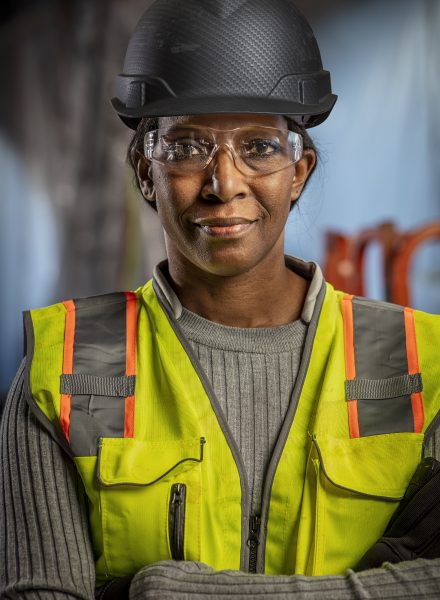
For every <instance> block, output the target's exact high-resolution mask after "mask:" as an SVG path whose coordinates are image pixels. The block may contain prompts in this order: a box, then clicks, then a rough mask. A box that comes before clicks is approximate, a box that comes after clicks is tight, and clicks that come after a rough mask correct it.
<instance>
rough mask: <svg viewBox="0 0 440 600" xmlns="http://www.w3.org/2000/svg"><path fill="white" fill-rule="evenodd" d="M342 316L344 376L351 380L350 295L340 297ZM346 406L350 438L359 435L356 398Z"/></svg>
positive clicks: (352, 327) (351, 303) (352, 331)
mask: <svg viewBox="0 0 440 600" xmlns="http://www.w3.org/2000/svg"><path fill="white" fill-rule="evenodd" d="M342 316H343V319H344V347H345V377H346V379H347V380H348V381H351V380H353V379H356V363H355V357H354V325H353V296H352V295H349V294H346V295H345V296H344V297H343V298H342ZM347 406H348V427H349V430H350V438H358V437H360V433H359V415H358V404H357V400H349V401H348V402H347Z"/></svg>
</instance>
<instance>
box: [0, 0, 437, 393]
mask: <svg viewBox="0 0 440 600" xmlns="http://www.w3.org/2000/svg"><path fill="white" fill-rule="evenodd" d="M149 3H150V2H148V0H52V1H49V0H47V1H44V0H6V1H5V0H3V2H2V3H1V5H0V19H1V24H0V78H1V79H0V81H1V83H2V85H1V93H0V181H1V185H0V286H1V294H0V395H1V396H2V397H4V396H5V394H6V392H7V389H8V388H9V385H10V382H11V380H12V377H13V375H14V372H15V370H16V368H17V366H18V364H19V361H20V358H21V356H22V352H23V351H22V325H21V322H22V318H21V311H22V310H25V309H28V308H30V307H39V306H44V305H47V304H51V303H53V302H57V301H60V300H62V299H65V298H70V297H79V296H84V295H93V294H99V293H103V292H109V291H114V290H117V289H134V288H136V287H137V286H139V285H141V284H142V283H144V282H145V281H146V280H147V279H148V278H149V277H150V275H151V272H152V268H153V266H154V264H155V263H156V262H158V261H159V260H160V259H161V258H163V257H164V249H163V241H162V234H161V229H160V226H159V224H158V222H157V218H156V215H155V213H154V212H153V211H152V210H151V209H150V208H149V207H148V206H146V205H145V203H143V202H142V200H141V198H140V195H139V193H138V192H137V191H136V188H135V187H134V185H133V176H132V174H131V172H130V171H129V169H128V167H127V166H126V164H125V154H126V148H127V145H128V142H129V139H130V131H129V130H127V129H126V128H125V127H124V126H123V125H122V123H121V122H120V121H119V119H118V118H117V116H116V115H115V114H114V113H113V110H112V108H111V106H110V103H109V98H110V97H111V96H112V95H113V93H114V89H115V88H114V78H115V75H116V74H117V73H118V72H119V71H120V70H121V69H122V64H123V58H124V53H125V48H126V45H127V41H128V38H129V35H130V32H131V31H132V30H133V28H134V26H135V24H136V22H137V20H138V19H139V17H140V15H141V14H142V12H143V10H145V8H146V7H147V6H148V4H149ZM297 4H298V6H299V7H300V8H301V9H302V10H303V11H304V13H305V14H306V16H307V17H308V18H309V20H310V22H311V23H312V26H313V28H314V30H315V33H316V35H317V38H318V41H319V44H320V48H321V53H322V57H323V62H324V67H325V68H327V69H328V70H330V71H331V73H332V81H333V87H334V91H335V93H337V94H338V95H339V101H338V103H337V104H336V107H335V109H334V112H333V114H332V116H331V118H330V119H329V120H328V121H327V122H326V123H325V124H324V125H322V126H321V127H319V128H317V129H316V130H311V134H312V137H313V138H314V140H315V141H316V143H317V146H318V148H319V150H320V167H319V169H318V171H317V173H316V174H315V175H314V178H313V180H312V181H311V182H310V185H309V186H308V187H307V189H306V191H305V193H304V194H303V196H302V197H301V199H300V203H299V206H298V207H297V208H296V209H295V210H294V211H293V212H292V214H291V217H290V219H289V223H288V227H287V235H286V251H287V252H288V253H290V254H295V255H298V256H301V257H303V258H305V259H313V260H317V261H318V262H319V263H320V264H321V265H322V266H323V267H324V268H325V270H326V275H327V277H328V279H329V280H330V281H331V282H332V283H334V284H335V285H336V286H337V287H339V288H342V289H345V290H346V291H350V292H354V293H364V294H366V295H368V296H370V297H375V298H381V299H387V300H391V301H399V302H402V303H410V304H411V305H412V306H414V307H416V308H419V309H423V310H428V311H430V312H440V244H439V243H438V240H439V235H440V234H439V224H438V221H439V219H440V164H439V154H440V111H439V109H438V98H439V97H440V79H439V73H440V69H439V67H440V35H439V33H440V0H417V2H414V0H380V1H376V0H333V1H332V2H328V1H326V0H298V1H297Z"/></svg>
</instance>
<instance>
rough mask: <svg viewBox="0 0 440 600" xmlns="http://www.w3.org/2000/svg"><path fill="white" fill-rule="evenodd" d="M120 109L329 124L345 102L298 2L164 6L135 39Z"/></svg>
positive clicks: (124, 114) (132, 116)
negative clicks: (241, 115)
mask: <svg viewBox="0 0 440 600" xmlns="http://www.w3.org/2000/svg"><path fill="white" fill-rule="evenodd" d="M117 94H118V96H117V97H116V98H113V99H112V104H113V107H114V108H115V110H116V112H117V113H118V115H119V116H120V117H121V119H122V120H123V121H124V123H125V124H126V125H128V126H129V127H131V128H132V129H136V127H137V125H138V123H139V121H140V120H141V119H142V117H159V116H161V117H164V116H172V115H186V114H208V113H263V114H277V115H278V114H281V115H286V116H292V117H293V118H294V119H295V120H296V121H298V122H299V123H302V124H303V125H305V126H306V127H313V126H315V125H319V124H320V123H322V122H323V121H324V120H325V119H326V118H327V117H328V115H329V114H330V112H331V110H332V108H333V106H334V104H335V102H336V99H337V96H335V95H334V94H332V90H331V83H330V73H329V72H328V71H324V70H323V68H322V61H321V55H320V52H319V48H318V44H317V42H316V39H315V36H314V34H313V31H312V30H311V28H310V25H309V24H308V22H307V21H306V19H305V18H304V16H303V15H302V14H301V13H300V12H299V11H298V9H297V8H296V7H295V5H294V4H293V2H291V0H185V1H182V0H156V2H154V3H153V4H152V5H151V6H150V7H149V8H148V10H147V11H146V12H145V13H144V14H143V16H142V17H141V19H140V21H139V23H138V24H137V26H136V29H135V31H134V33H133V35H132V36H131V39H130V42H129V45H128V49H127V54H126V56H125V63H124V71H123V73H122V74H121V75H119V76H118V92H117Z"/></svg>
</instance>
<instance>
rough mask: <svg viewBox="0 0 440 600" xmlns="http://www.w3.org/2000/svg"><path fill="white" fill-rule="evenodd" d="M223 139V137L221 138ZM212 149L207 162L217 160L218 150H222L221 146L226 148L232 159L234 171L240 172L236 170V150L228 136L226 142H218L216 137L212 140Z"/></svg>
mask: <svg viewBox="0 0 440 600" xmlns="http://www.w3.org/2000/svg"><path fill="white" fill-rule="evenodd" d="M221 137H224V136H221ZM214 144H215V145H214V148H213V150H212V153H211V156H210V158H209V162H210V163H211V162H212V161H213V160H214V159H216V158H217V154H218V152H219V150H220V148H222V147H223V146H224V147H226V149H227V150H229V154H230V155H231V157H232V161H233V163H234V166H235V168H236V169H238V170H240V169H239V168H238V162H239V161H238V154H237V151H236V149H235V148H234V142H233V140H232V137H231V136H229V137H228V138H227V139H226V140H223V141H222V140H219V139H218V137H215V138H214Z"/></svg>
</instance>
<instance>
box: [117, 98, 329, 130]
mask: <svg viewBox="0 0 440 600" xmlns="http://www.w3.org/2000/svg"><path fill="white" fill-rule="evenodd" d="M337 98H338V97H337V96H336V95H335V94H328V95H327V96H325V97H324V98H322V99H321V100H320V103H319V104H317V105H316V104H314V105H312V104H301V103H299V102H292V101H290V100H283V99H280V98H270V97H255V96H250V97H241V96H232V97H231V96H229V97H203V96H202V97H197V98H191V97H172V98H163V99H160V100H156V101H153V102H149V103H147V104H145V105H144V106H141V107H135V108H129V107H127V106H125V105H124V104H123V102H121V101H120V100H119V98H112V100H111V103H112V105H113V108H114V109H115V110H116V112H117V113H118V115H119V117H120V118H121V119H122V121H123V122H124V123H125V124H126V125H127V126H128V127H130V128H131V129H136V128H137V126H138V124H139V122H140V121H141V119H143V118H144V117H171V116H180V115H199V114H225V113H231V114H234V113H235V114H265V115H266V114H267V115H285V116H290V117H293V118H294V119H295V120H297V121H298V123H300V124H302V125H304V126H305V127H306V128H310V127H315V126H316V125H319V124H320V123H322V122H323V121H325V120H326V119H327V117H328V116H329V114H330V113H331V111H332V109H333V107H334V105H335V103H336V100H337Z"/></svg>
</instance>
